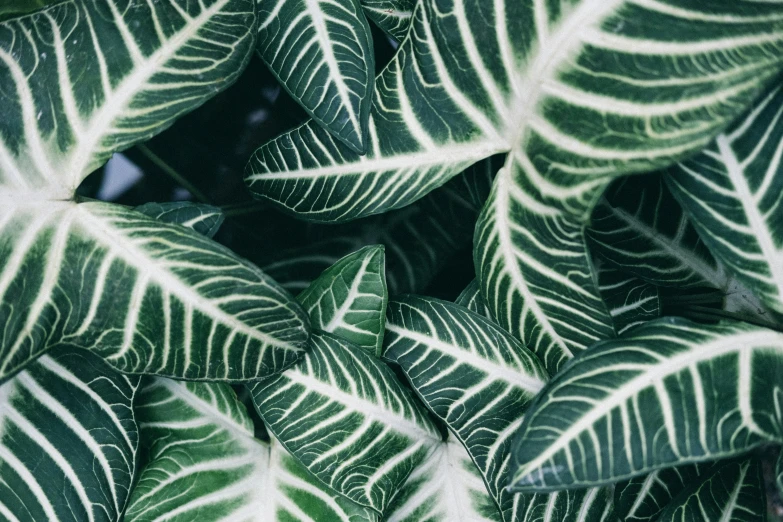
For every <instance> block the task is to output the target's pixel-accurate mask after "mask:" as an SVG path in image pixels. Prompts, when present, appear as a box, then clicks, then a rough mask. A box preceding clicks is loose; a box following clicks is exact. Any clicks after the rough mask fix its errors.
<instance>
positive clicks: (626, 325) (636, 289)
mask: <svg viewBox="0 0 783 522" xmlns="http://www.w3.org/2000/svg"><path fill="white" fill-rule="evenodd" d="M598 289H599V291H600V292H601V297H602V298H603V300H604V302H605V303H606V306H607V307H608V308H609V315H611V316H612V322H613V323H614V329H615V332H617V335H622V334H624V333H625V332H627V331H628V330H630V329H631V328H633V327H634V326H638V325H640V324H644V323H645V322H647V321H651V320H653V319H657V318H658V317H660V316H661V295H660V292H659V289H658V287H657V286H655V285H651V284H650V283H647V282H645V281H642V280H641V279H639V278H638V277H635V276H633V275H629V274H628V273H626V272H624V271H622V270H617V269H616V268H611V267H608V266H602V267H601V268H600V269H599V270H598Z"/></svg>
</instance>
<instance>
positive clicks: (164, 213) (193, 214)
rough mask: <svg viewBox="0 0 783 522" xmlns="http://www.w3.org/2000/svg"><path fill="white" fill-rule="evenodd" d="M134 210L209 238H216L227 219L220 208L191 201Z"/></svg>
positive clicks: (143, 206) (150, 204) (146, 206)
mask: <svg viewBox="0 0 783 522" xmlns="http://www.w3.org/2000/svg"><path fill="white" fill-rule="evenodd" d="M134 210H136V211H137V212H141V213H142V214H144V215H145V216H149V217H151V218H155V219H157V220H158V221H163V222H164V223H176V224H177V225H182V226H184V227H188V228H192V229H193V230H195V231H196V232H198V233H199V234H201V235H203V236H207V237H214V236H215V234H217V231H218V230H219V229H220V225H222V224H223V220H224V219H225V215H224V214H223V211H222V210H221V209H219V208H218V207H213V206H212V205H204V204H201V203H190V202H189V201H175V202H171V203H145V204H144V205H140V206H138V207H136V208H135V209H134Z"/></svg>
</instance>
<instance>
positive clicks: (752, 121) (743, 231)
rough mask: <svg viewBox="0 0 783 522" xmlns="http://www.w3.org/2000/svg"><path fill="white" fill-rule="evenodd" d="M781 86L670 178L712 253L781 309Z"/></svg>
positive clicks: (673, 172)
mask: <svg viewBox="0 0 783 522" xmlns="http://www.w3.org/2000/svg"><path fill="white" fill-rule="evenodd" d="M782 143H783V89H780V88H777V89H775V90H773V91H772V92H771V93H769V94H768V95H767V96H766V97H765V98H764V99H763V100H761V102H760V103H759V104H758V105H757V106H756V107H754V108H753V110H752V111H751V112H750V113H749V114H748V115H747V116H746V117H745V118H743V119H742V120H740V121H739V122H737V123H736V124H735V125H734V127H732V129H730V130H729V131H727V132H726V133H724V134H721V135H720V136H718V138H717V139H716V140H715V142H714V143H713V144H712V145H710V146H709V147H708V148H707V149H706V150H705V151H704V152H702V153H701V154H700V155H698V156H697V157H695V158H693V159H691V160H688V161H685V162H683V163H681V164H679V165H678V166H676V167H674V168H672V169H671V170H670V171H669V173H670V176H669V177H668V178H667V180H668V182H669V186H670V187H671V188H672V190H673V191H674V193H675V195H676V196H677V198H678V199H679V200H680V202H681V203H682V204H683V206H684V207H685V209H686V210H687V211H688V213H689V214H690V216H691V218H692V219H693V221H694V224H695V225H696V228H697V229H698V230H699V233H700V234H701V236H702V237H703V238H704V242H705V243H706V244H707V246H708V247H709V248H710V250H711V251H712V253H713V254H714V255H715V256H716V257H718V258H719V259H720V260H721V261H723V262H724V263H725V264H726V266H727V267H728V269H729V270H730V271H731V272H732V274H734V275H735V276H736V277H737V278H738V279H739V280H740V281H741V282H742V283H744V284H745V285H746V286H747V287H748V288H750V289H751V290H753V291H754V292H755V293H757V294H758V296H759V298H761V300H762V301H763V302H764V304H766V305H767V306H768V307H769V308H770V309H772V310H774V311H776V312H778V313H780V314H783V229H781V227H780V223H781V222H782V221H783V168H781V158H783V144H782Z"/></svg>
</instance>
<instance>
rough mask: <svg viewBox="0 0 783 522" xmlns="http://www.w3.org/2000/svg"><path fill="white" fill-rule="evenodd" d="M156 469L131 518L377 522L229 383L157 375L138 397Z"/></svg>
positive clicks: (143, 483)
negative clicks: (267, 432) (268, 428)
mask: <svg viewBox="0 0 783 522" xmlns="http://www.w3.org/2000/svg"><path fill="white" fill-rule="evenodd" d="M136 410H137V412H138V416H139V426H140V429H141V438H142V444H143V445H145V446H146V447H147V448H146V449H147V452H148V454H149V455H148V460H149V462H148V464H147V465H146V466H145V467H144V469H143V470H142V472H141V476H140V478H139V481H138V484H137V485H136V487H135V489H134V491H133V495H132V497H131V501H130V504H129V507H128V512H127V514H126V516H125V520H127V521H128V522H136V521H141V520H144V521H153V520H181V521H189V520H199V521H216V520H225V521H233V520H280V521H282V520H285V521H290V522H293V521H312V522H314V521H317V520H329V521H335V522H337V521H345V522H349V521H350V522H375V521H376V520H377V517H376V516H375V515H374V514H373V513H372V512H371V511H370V510H368V509H366V508H361V507H359V506H357V505H355V504H354V503H352V502H350V501H349V500H347V499H345V498H343V497H341V496H339V495H337V494H336V493H333V492H331V491H329V490H328V489H327V488H326V487H325V486H324V485H323V484H322V483H320V482H319V481H318V480H317V479H316V478H315V477H313V476H312V475H310V474H309V473H308V472H307V470H305V469H304V468H303V467H302V466H301V465H300V464H299V463H298V462H297V461H296V460H294V459H293V458H292V457H291V456H290V455H288V454H287V453H286V452H285V450H284V449H283V448H282V447H281V446H280V444H279V443H277V442H276V441H274V439H273V440H272V441H270V442H269V443H265V442H262V441H260V440H257V439H255V438H253V423H252V421H251V420H250V418H249V417H248V414H247V411H246V410H245V407H244V406H243V405H242V403H241V402H240V401H239V400H238V399H237V397H236V395H235V394H234V391H233V390H232V389H231V388H230V387H229V386H227V385H224V384H215V383H178V382H175V381H171V380H168V379H161V378H157V379H155V380H153V381H150V383H149V384H147V385H145V386H144V387H143V388H142V391H141V393H140V394H139V397H138V399H137V405H136Z"/></svg>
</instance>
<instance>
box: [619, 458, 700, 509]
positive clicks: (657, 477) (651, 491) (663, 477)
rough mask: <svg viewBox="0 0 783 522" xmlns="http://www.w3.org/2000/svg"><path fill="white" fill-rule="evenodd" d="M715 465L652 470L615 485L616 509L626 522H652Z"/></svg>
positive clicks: (692, 465) (691, 465)
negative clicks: (675, 498) (647, 473)
mask: <svg viewBox="0 0 783 522" xmlns="http://www.w3.org/2000/svg"><path fill="white" fill-rule="evenodd" d="M712 468H713V464H712V463H710V462H708V463H704V464H688V465H685V466H678V467H675V468H665V469H660V470H657V471H653V472H652V473H650V474H649V475H642V476H639V477H634V478H632V479H631V480H627V481H624V482H621V483H619V484H617V485H615V490H614V506H615V510H616V511H617V515H618V516H619V517H620V519H621V520H623V521H624V522H653V521H654V520H658V517H659V516H660V514H661V513H662V512H663V510H664V509H666V507H667V506H668V505H669V503H670V502H671V501H672V500H673V499H674V497H676V496H677V495H679V494H680V493H681V492H682V491H683V490H685V489H686V488H687V487H689V486H690V485H692V484H694V483H697V482H699V479H700V478H703V477H704V476H705V473H709V472H710V471H711V470H712Z"/></svg>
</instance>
